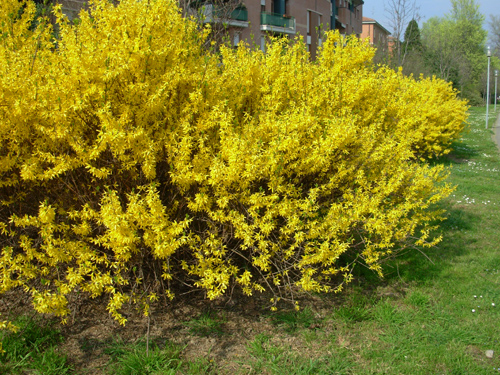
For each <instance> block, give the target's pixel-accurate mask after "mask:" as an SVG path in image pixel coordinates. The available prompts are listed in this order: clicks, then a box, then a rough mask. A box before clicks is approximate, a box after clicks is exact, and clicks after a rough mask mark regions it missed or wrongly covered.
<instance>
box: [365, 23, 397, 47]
mask: <svg viewBox="0 0 500 375" xmlns="http://www.w3.org/2000/svg"><path fill="white" fill-rule="evenodd" d="M390 35H391V33H390V32H389V31H388V30H387V29H386V28H385V27H383V26H382V25H381V24H379V23H378V22H377V21H375V20H374V19H372V18H368V17H363V32H362V33H361V38H362V39H369V40H370V44H371V45H372V46H374V47H376V48H378V49H381V50H382V52H387V51H388V48H389V45H390V43H389V41H390Z"/></svg>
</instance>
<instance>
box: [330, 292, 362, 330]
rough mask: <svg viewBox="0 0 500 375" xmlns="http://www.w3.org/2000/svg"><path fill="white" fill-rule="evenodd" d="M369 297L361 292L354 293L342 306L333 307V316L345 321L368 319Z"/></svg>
mask: <svg viewBox="0 0 500 375" xmlns="http://www.w3.org/2000/svg"><path fill="white" fill-rule="evenodd" d="M369 305H370V300H369V298H367V297H365V296H364V295H362V294H359V293H354V294H353V295H351V296H350V298H348V299H347V300H346V301H345V302H344V303H343V304H342V306H340V307H338V308H337V309H335V311H334V314H333V316H334V317H335V318H338V319H341V320H343V321H345V322H346V323H353V322H362V321H364V320H368V319H370V311H369V309H368V307H369Z"/></svg>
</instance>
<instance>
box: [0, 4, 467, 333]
mask: <svg viewBox="0 0 500 375" xmlns="http://www.w3.org/2000/svg"><path fill="white" fill-rule="evenodd" d="M4 5H5V6H4ZM33 16H34V4H33V3H32V2H30V1H24V2H19V1H18V0H4V3H3V5H2V8H1V10H0V144H1V147H0V176H1V179H0V197H1V202H0V203H1V207H2V209H1V211H0V232H1V233H0V236H1V238H0V239H1V241H2V248H1V253H0V293H2V292H5V291H7V290H10V289H12V288H15V287H20V288H23V289H24V290H25V291H26V292H27V293H30V294H31V296H32V298H33V303H34V306H35V309H36V310H38V311H39V312H43V313H48V312H51V313H54V314H56V315H59V316H65V315H66V314H67V313H68V311H69V309H70V308H71V306H69V304H68V299H67V296H68V295H69V294H70V293H72V292H73V291H75V290H78V291H82V292H85V293H88V295H90V296H91V297H97V296H100V295H102V294H105V295H107V296H109V303H108V310H109V312H110V313H111V314H112V315H113V316H114V317H115V318H116V319H117V320H118V321H119V322H120V323H122V324H124V323H125V321H126V319H125V317H123V316H122V315H121V314H120V309H121V308H122V306H123V305H124V304H126V303H135V304H136V305H138V306H140V308H141V309H142V310H143V311H144V313H145V314H148V313H149V307H148V306H149V305H148V304H149V302H150V301H156V300H157V299H158V298H160V296H165V297H167V298H169V299H172V298H173V297H174V295H175V291H176V287H178V286H179V285H182V286H183V287H190V288H200V289H204V290H205V291H206V294H207V297H208V298H211V299H213V298H217V297H218V296H220V295H222V294H224V293H225V292H226V291H227V290H228V288H230V286H231V285H234V284H236V285H239V286H240V287H241V288H242V290H243V292H244V293H246V294H247V295H252V293H254V292H260V291H263V290H270V291H272V292H273V293H274V298H273V302H272V303H276V301H279V300H280V299H281V300H283V299H287V298H292V299H293V294H292V293H293V292H294V291H295V290H306V291H315V292H329V291H340V290H341V289H342V286H343V285H344V284H345V283H347V282H349V281H350V280H351V279H352V268H353V265H354V264H355V262H364V263H365V264H366V265H367V266H368V267H369V268H371V269H373V270H374V271H376V272H379V273H380V272H381V271H382V269H381V262H382V260H383V259H384V258H385V257H387V256H389V255H391V254H393V253H395V252H397V251H398V250H400V249H401V248H403V247H404V246H406V245H408V244H416V245H418V246H431V245H433V244H435V243H436V242H437V241H439V238H432V237H431V235H430V233H431V230H432V229H433V224H432V223H435V222H436V219H438V218H440V215H441V213H440V211H436V210H433V209H432V207H433V204H434V203H436V202H438V201H439V200H441V199H442V198H443V197H445V196H447V195H448V194H449V193H450V192H451V191H452V189H451V188H450V186H448V185H447V184H446V183H444V182H443V180H444V179H445V177H446V175H447V173H446V171H445V170H443V168H441V167H432V166H429V165H427V164H426V163H423V162H421V160H422V159H424V158H427V157H431V156H434V155H441V154H444V153H446V152H447V151H448V150H449V146H450V142H451V141H452V140H453V139H455V138H457V137H458V135H459V133H460V131H461V130H462V128H463V126H464V120H465V119H466V110H467V107H466V105H465V103H464V102H462V101H460V100H457V98H456V93H455V92H454V91H453V90H452V89H451V87H450V85H449V84H447V83H445V82H443V81H440V80H437V79H434V78H433V79H420V80H418V81H417V80H414V79H413V78H409V77H405V76H403V75H402V73H401V72H395V71H393V70H390V69H388V68H384V67H378V68H377V69H375V67H374V66H373V64H372V57H373V55H374V50H373V49H372V48H371V47H370V46H369V45H368V44H367V43H365V42H362V41H359V40H357V39H355V38H354V39H349V40H348V41H346V40H345V39H344V37H343V36H341V35H340V34H339V33H335V32H332V33H328V34H327V35H326V39H325V40H326V41H325V42H324V43H323V47H322V49H321V51H320V53H319V57H318V60H317V61H316V62H311V61H310V59H309V56H308V53H307V50H306V47H305V45H304V44H303V43H301V42H300V40H296V41H295V42H293V43H291V44H287V43H286V42H285V41H283V40H276V41H275V42H274V43H273V44H271V45H270V46H269V48H268V49H267V52H266V53H265V54H264V53H263V52H261V51H258V50H253V49H251V48H248V47H246V46H240V47H239V48H238V49H231V48H226V47H222V48H221V49H220V51H208V50H207V49H206V43H205V41H206V37H207V34H208V33H209V32H210V30H209V29H202V30H200V27H199V25H197V24H196V23H194V22H193V21H191V20H189V19H185V18H182V17H181V14H180V12H179V10H178V9H177V8H176V6H175V5H174V2H173V1H172V0H150V1H147V2H142V1H135V0H123V1H120V3H119V5H113V4H111V2H109V1H107V0H96V1H94V3H93V5H92V8H91V10H90V11H83V12H82V13H81V14H80V20H79V22H78V23H75V24H69V23H68V22H67V21H66V20H65V19H64V17H63V15H62V14H61V12H60V10H59V9H57V8H56V17H57V30H58V38H57V40H56V39H53V37H52V29H51V26H50V24H49V23H48V22H45V21H43V20H39V21H38V22H37V24H36V25H35V26H34V24H33V23H32V20H33Z"/></svg>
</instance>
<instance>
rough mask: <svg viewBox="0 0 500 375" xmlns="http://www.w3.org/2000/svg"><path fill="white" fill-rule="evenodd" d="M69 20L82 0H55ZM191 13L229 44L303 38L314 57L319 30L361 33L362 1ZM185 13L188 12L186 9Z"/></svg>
mask: <svg viewBox="0 0 500 375" xmlns="http://www.w3.org/2000/svg"><path fill="white" fill-rule="evenodd" d="M57 1H58V2H60V3H61V4H62V8H63V12H64V13H65V14H67V15H68V17H69V18H70V19H72V18H74V17H76V16H77V14H78V12H79V10H80V9H81V8H83V7H84V6H85V4H86V3H87V1H86V0H57ZM192 4H194V5H196V8H193V9H191V11H192V12H195V13H197V14H201V17H202V20H203V22H207V23H218V24H223V25H224V26H225V27H226V28H227V33H228V34H229V38H230V40H231V41H232V43H233V45H237V44H238V43H239V42H240V41H242V40H245V41H247V42H248V43H251V42H253V43H257V44H258V46H259V47H260V48H261V49H262V50H265V49H266V43H267V42H268V40H269V38H270V37H271V36H278V37H286V38H290V39H291V38H295V37H296V36H299V37H301V38H303V40H304V42H305V43H306V45H307V48H308V50H309V52H310V54H311V58H313V59H314V58H315V57H316V54H317V50H318V47H319V46H321V43H322V38H323V33H324V32H325V31H327V30H331V29H338V30H340V32H341V33H342V34H344V35H350V34H354V35H356V36H358V37H360V36H361V32H362V17H363V4H364V1H363V0H202V1H196V2H192ZM187 13H189V12H187Z"/></svg>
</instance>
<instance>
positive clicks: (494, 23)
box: [488, 14, 500, 58]
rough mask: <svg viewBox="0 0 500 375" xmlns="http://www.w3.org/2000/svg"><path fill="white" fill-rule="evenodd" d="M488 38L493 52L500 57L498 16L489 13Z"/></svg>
mask: <svg viewBox="0 0 500 375" xmlns="http://www.w3.org/2000/svg"><path fill="white" fill-rule="evenodd" d="M488 23H489V25H490V33H489V35H490V40H491V43H492V44H491V45H492V48H493V53H494V54H495V55H496V56H497V57H499V58H500V16H496V15H493V14H492V15H490V20H489V22H488Z"/></svg>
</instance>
